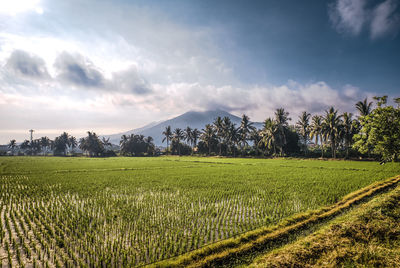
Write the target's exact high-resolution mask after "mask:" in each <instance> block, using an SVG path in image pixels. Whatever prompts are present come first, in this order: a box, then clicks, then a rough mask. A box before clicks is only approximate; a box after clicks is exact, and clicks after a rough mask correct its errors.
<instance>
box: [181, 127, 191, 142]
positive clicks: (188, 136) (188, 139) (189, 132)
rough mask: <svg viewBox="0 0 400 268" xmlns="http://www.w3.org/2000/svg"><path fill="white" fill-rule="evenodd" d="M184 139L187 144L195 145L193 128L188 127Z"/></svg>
mask: <svg viewBox="0 0 400 268" xmlns="http://www.w3.org/2000/svg"><path fill="white" fill-rule="evenodd" d="M183 136H184V139H185V140H186V142H187V143H188V144H189V145H190V146H192V143H193V137H192V136H193V132H192V128H191V127H189V126H187V127H186V129H185V131H184V133H183Z"/></svg>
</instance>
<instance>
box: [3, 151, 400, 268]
mask: <svg viewBox="0 0 400 268" xmlns="http://www.w3.org/2000/svg"><path fill="white" fill-rule="evenodd" d="M397 174H400V166H399V164H393V163H388V164H386V165H383V166H380V165H379V164H378V163H376V162H361V161H360V162H354V161H321V160H296V159H293V160H289V159H229V158H196V157H181V158H179V157H159V158H122V157H121V158H100V159H90V158H57V157H48V158H43V157H1V158H0V176H1V177H0V190H1V191H0V212H1V214H0V216H1V221H2V229H0V238H1V237H2V239H1V240H2V242H1V244H0V245H1V247H0V253H1V249H5V248H6V247H5V243H6V242H7V243H8V244H10V245H11V244H12V243H13V240H12V238H15V243H17V244H19V245H20V246H19V247H17V248H18V250H15V249H13V252H12V253H11V254H12V255H13V258H14V259H13V262H15V263H18V260H17V254H19V255H21V254H20V253H21V252H22V253H24V254H25V253H26V250H25V248H30V249H31V251H32V252H31V254H30V255H31V256H30V257H29V258H28V257H27V256H26V254H25V255H24V254H22V255H23V258H22V261H26V262H32V260H33V259H35V260H36V261H37V262H40V263H41V265H44V264H45V263H46V261H47V262H49V263H52V264H57V262H59V263H64V264H65V263H68V262H71V265H73V264H80V265H85V264H86V265H94V266H99V265H100V264H102V263H103V264H108V265H142V264H146V263H152V262H155V261H159V260H161V259H166V258H170V257H173V256H176V255H179V254H183V253H185V252H188V251H191V250H194V249H197V248H200V247H202V246H204V245H207V244H210V243H213V242H216V241H219V240H222V239H226V238H229V237H233V236H235V235H238V234H240V233H243V232H246V231H249V230H253V229H256V228H258V227H261V226H265V225H272V224H277V223H279V222H280V221H282V219H284V218H286V217H288V216H292V215H294V214H296V213H300V212H305V211H308V210H311V209H317V208H319V207H321V206H326V205H330V204H332V203H335V202H336V201H338V200H340V199H341V198H342V197H343V196H345V195H347V194H349V193H350V192H352V191H355V190H357V189H360V188H362V187H365V186H367V185H369V184H371V183H372V182H375V181H378V180H381V179H385V178H388V177H391V176H394V175H397ZM13 220H14V221H13ZM7 222H8V225H7V224H6V223H7ZM13 222H15V224H14V223H13ZM7 226H8V227H7ZM24 228H26V230H24ZM25 231H26V233H27V235H25ZM2 233H3V235H2ZM18 233H20V237H21V238H19V236H18ZM10 234H11V235H10ZM29 234H30V236H29ZM11 248H12V247H11ZM47 248H48V249H47ZM28 251H29V250H28ZM4 252H6V251H4ZM18 252H20V253H18ZM40 255H43V256H40ZM38 257H40V258H38ZM20 259H21V257H20ZM4 261H6V260H3V263H4ZM6 262H7V261H6Z"/></svg>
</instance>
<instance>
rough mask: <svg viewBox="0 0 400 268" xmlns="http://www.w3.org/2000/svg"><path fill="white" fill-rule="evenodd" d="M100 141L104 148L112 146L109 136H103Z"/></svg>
mask: <svg viewBox="0 0 400 268" xmlns="http://www.w3.org/2000/svg"><path fill="white" fill-rule="evenodd" d="M101 143H102V144H103V146H104V148H105V149H107V148H108V147H111V146H112V143H111V142H110V138H107V139H106V138H105V137H103V138H102V139H101Z"/></svg>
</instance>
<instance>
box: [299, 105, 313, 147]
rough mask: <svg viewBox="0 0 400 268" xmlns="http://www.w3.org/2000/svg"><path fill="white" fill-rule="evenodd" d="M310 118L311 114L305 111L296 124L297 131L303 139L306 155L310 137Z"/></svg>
mask: <svg viewBox="0 0 400 268" xmlns="http://www.w3.org/2000/svg"><path fill="white" fill-rule="evenodd" d="M310 117H311V114H309V113H307V112H306V111H304V112H303V113H302V114H301V115H300V116H299V120H298V121H297V123H296V128H297V131H298V132H299V134H300V136H301V138H302V139H303V146H304V154H306V153H307V142H308V137H309V135H310Z"/></svg>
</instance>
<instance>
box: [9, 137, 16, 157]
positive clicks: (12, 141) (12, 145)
mask: <svg viewBox="0 0 400 268" xmlns="http://www.w3.org/2000/svg"><path fill="white" fill-rule="evenodd" d="M16 146H17V141H16V140H10V143H9V144H8V148H10V149H11V153H12V155H14V149H15V147H16Z"/></svg>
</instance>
